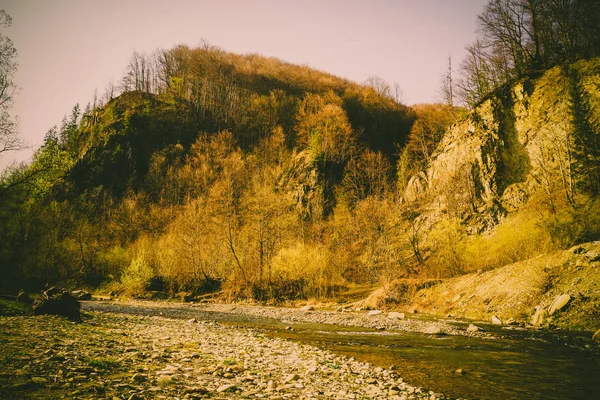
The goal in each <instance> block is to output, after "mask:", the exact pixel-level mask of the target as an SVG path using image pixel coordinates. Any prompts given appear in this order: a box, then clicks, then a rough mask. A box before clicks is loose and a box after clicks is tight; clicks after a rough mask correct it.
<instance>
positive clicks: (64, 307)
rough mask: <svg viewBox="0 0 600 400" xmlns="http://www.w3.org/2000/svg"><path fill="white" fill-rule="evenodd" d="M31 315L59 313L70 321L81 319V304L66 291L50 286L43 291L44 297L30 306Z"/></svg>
mask: <svg viewBox="0 0 600 400" xmlns="http://www.w3.org/2000/svg"><path fill="white" fill-rule="evenodd" d="M32 311H33V315H44V314H50V315H61V316H63V317H67V318H69V319H70V320H72V321H79V320H80V319H81V304H79V301H77V300H76V299H75V298H74V297H73V296H71V294H70V293H69V292H67V291H64V290H61V289H57V288H51V289H49V290H47V291H45V292H44V298H42V299H40V300H38V301H36V302H35V303H34V304H33V307H32Z"/></svg>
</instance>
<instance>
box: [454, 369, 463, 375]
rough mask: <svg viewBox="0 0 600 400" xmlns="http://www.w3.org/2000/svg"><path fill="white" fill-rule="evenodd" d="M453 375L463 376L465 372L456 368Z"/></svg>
mask: <svg viewBox="0 0 600 400" xmlns="http://www.w3.org/2000/svg"><path fill="white" fill-rule="evenodd" d="M454 373H455V374H457V375H465V374H466V371H465V370H464V369H462V368H458V369H457V370H456V371H454Z"/></svg>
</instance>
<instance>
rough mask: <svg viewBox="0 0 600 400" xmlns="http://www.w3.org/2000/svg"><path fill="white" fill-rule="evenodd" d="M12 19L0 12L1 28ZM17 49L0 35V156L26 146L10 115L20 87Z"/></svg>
mask: <svg viewBox="0 0 600 400" xmlns="http://www.w3.org/2000/svg"><path fill="white" fill-rule="evenodd" d="M11 24H12V18H11V16H10V15H8V14H7V13H6V11H4V10H0V27H1V26H3V27H6V28H8V27H10V26H11ZM16 57H17V49H15V47H14V46H13V42H12V40H10V38H8V37H7V36H5V35H2V33H0V154H2V153H4V152H7V151H14V150H20V149H22V148H23V146H24V144H23V141H22V139H21V138H20V137H19V136H18V121H17V119H16V118H13V117H12V116H11V115H10V110H11V108H12V105H13V97H14V95H15V94H16V93H17V90H18V87H17V85H16V84H15V83H14V80H13V79H14V75H15V72H16V70H17V62H16V60H15V58H16Z"/></svg>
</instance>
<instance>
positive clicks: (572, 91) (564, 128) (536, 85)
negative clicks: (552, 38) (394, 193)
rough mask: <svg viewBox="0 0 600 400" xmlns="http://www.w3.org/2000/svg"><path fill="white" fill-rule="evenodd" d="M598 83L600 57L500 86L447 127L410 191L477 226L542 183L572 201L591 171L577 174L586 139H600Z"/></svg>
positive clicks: (432, 208) (514, 206) (494, 219)
mask: <svg viewBox="0 0 600 400" xmlns="http://www.w3.org/2000/svg"><path fill="white" fill-rule="evenodd" d="M599 82H600V60H599V59H593V60H588V61H581V62H578V63H576V64H573V65H570V66H568V67H555V68H553V69H551V70H548V71H546V72H545V73H544V74H543V75H542V76H541V77H539V78H535V79H523V80H521V81H519V82H518V83H516V84H513V85H512V86H507V87H505V88H502V89H500V90H498V91H497V92H496V93H495V94H494V95H493V96H490V97H489V98H487V99H485V100H484V101H483V102H481V103H480V104H479V105H478V106H477V107H476V108H475V109H474V110H473V111H472V112H471V113H470V114H469V115H468V116H467V117H466V118H465V119H463V120H461V121H459V122H458V123H456V124H454V125H453V126H452V127H451V128H450V129H449V130H448V131H447V133H446V135H445V136H444V138H443V140H442V141H441V143H440V144H439V146H438V148H437V150H436V152H435V153H434V154H433V157H432V160H431V162H430V164H429V167H428V168H427V169H426V170H425V171H423V172H422V173H420V174H419V175H417V176H415V177H413V178H412V179H411V180H410V182H409V184H408V187H407V190H406V198H407V199H408V200H409V201H419V202H420V203H422V204H427V206H426V207H427V209H428V211H429V212H430V213H434V214H440V213H442V214H448V215H450V216H452V217H456V218H460V219H462V220H464V221H466V222H467V225H468V226H469V228H470V229H471V230H473V231H475V232H481V231H485V230H488V229H490V228H491V227H493V226H494V225H496V224H497V223H498V222H499V221H500V220H501V219H502V217H503V216H504V215H505V214H506V213H507V212H511V211H515V210H518V209H519V208H520V207H521V206H523V205H524V204H525V203H526V202H527V200H528V199H529V197H530V196H532V194H534V193H535V192H536V191H538V190H542V191H543V192H544V193H546V194H547V196H548V198H549V201H550V202H552V198H556V197H559V196H562V197H565V198H567V200H570V199H571V198H572V196H573V195H574V193H575V192H576V189H577V187H578V186H582V185H583V184H584V183H585V182H584V183H582V182H581V181H582V180H585V179H588V178H589V176H583V175H581V174H579V175H578V173H577V170H578V168H577V164H578V162H580V163H585V162H589V161H590V155H589V154H583V155H582V154H581V153H582V149H583V148H582V143H583V142H585V141H586V140H588V141H590V140H591V141H592V142H594V143H596V144H597V143H598V137H599V135H600V129H599V127H600V85H599ZM582 127H583V129H582ZM584 131H585V132H584ZM582 135H586V137H585V138H583V139H582V137H581V136H582ZM588 147H589V146H588ZM583 150H584V151H583V152H584V153H586V152H588V150H589V151H592V150H594V149H591V150H590V149H583ZM592 153H593V151H592ZM592 156H593V154H592ZM577 157H581V158H582V159H581V160H578V158H577ZM592 158H593V157H592ZM592 162H593V160H592ZM579 169H581V168H579ZM588 183H589V182H588Z"/></svg>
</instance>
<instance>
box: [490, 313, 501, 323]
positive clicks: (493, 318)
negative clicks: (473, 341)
mask: <svg viewBox="0 0 600 400" xmlns="http://www.w3.org/2000/svg"><path fill="white" fill-rule="evenodd" d="M492 324H494V325H502V320H501V319H500V318H498V317H496V316H495V315H492Z"/></svg>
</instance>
